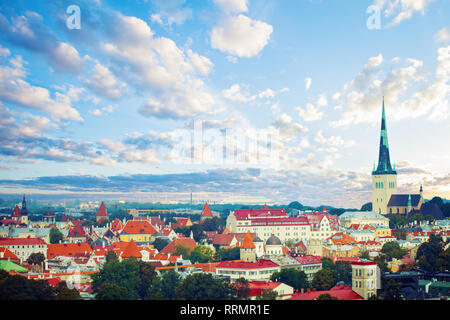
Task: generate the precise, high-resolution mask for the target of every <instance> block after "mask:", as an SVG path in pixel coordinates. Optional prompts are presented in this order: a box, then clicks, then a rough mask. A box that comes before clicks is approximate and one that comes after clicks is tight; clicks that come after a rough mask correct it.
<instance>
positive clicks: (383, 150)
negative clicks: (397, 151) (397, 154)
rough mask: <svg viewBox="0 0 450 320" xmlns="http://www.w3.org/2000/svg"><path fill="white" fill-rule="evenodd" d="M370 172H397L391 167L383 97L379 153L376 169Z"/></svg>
mask: <svg viewBox="0 0 450 320" xmlns="http://www.w3.org/2000/svg"><path fill="white" fill-rule="evenodd" d="M372 174H397V172H396V171H395V168H394V169H392V166H391V159H390V156H389V143H388V135H387V129H386V112H385V108H384V97H383V111H382V116H381V134H380V153H379V156H378V166H377V169H376V170H374V171H373V172H372Z"/></svg>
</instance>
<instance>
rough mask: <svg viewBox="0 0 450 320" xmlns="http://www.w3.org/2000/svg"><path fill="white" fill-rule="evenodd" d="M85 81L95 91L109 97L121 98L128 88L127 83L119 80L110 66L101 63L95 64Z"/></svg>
mask: <svg viewBox="0 0 450 320" xmlns="http://www.w3.org/2000/svg"><path fill="white" fill-rule="evenodd" d="M85 83H86V85H87V86H88V87H89V88H90V89H92V90H93V91H94V92H96V93H98V94H100V95H102V96H104V97H107V98H109V99H118V98H120V97H121V96H122V95H123V93H124V92H125V89H126V84H125V83H123V82H120V81H118V80H117V78H116V77H115V76H114V75H113V73H112V72H111V71H110V70H109V69H108V68H106V67H105V66H103V65H101V64H99V63H97V64H95V66H94V70H93V71H92V73H91V75H90V77H89V78H88V79H86V80H85Z"/></svg>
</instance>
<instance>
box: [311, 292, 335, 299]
mask: <svg viewBox="0 0 450 320" xmlns="http://www.w3.org/2000/svg"><path fill="white" fill-rule="evenodd" d="M316 300H338V298H336V297H332V296H331V295H330V294H329V293H322V294H321V295H319V296H318V297H317V299H316Z"/></svg>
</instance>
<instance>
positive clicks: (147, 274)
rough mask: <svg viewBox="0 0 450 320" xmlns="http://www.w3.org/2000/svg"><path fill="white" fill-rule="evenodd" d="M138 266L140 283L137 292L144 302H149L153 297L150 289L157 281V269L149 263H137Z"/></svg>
mask: <svg viewBox="0 0 450 320" xmlns="http://www.w3.org/2000/svg"><path fill="white" fill-rule="evenodd" d="M136 263H137V265H138V277H139V283H138V286H137V292H138V294H139V298H140V299H142V300H149V299H150V296H151V292H150V289H151V287H152V285H153V282H154V281H155V279H156V276H157V274H156V271H155V267H154V266H152V265H151V264H150V263H148V262H143V261H136Z"/></svg>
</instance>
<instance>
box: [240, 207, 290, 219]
mask: <svg viewBox="0 0 450 320" xmlns="http://www.w3.org/2000/svg"><path fill="white" fill-rule="evenodd" d="M234 216H235V217H236V219H237V220H249V219H255V218H256V219H257V218H264V217H266V218H274V217H282V218H285V217H287V214H286V210H284V209H264V208H263V209H237V210H235V211H234ZM258 221H259V219H258Z"/></svg>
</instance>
